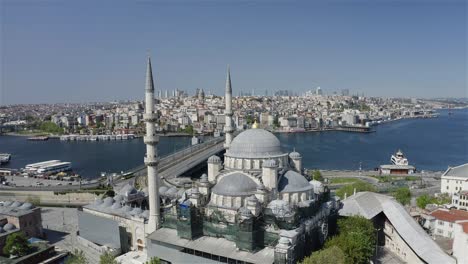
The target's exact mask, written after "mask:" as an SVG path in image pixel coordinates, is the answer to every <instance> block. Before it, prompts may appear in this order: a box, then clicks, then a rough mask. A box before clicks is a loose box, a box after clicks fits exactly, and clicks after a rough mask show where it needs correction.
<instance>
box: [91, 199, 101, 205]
mask: <svg viewBox="0 0 468 264" xmlns="http://www.w3.org/2000/svg"><path fill="white" fill-rule="evenodd" d="M102 203H103V201H102V199H96V200H94V202H93V204H94V205H101V204H102Z"/></svg>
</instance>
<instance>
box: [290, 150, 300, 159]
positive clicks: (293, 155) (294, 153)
mask: <svg viewBox="0 0 468 264" xmlns="http://www.w3.org/2000/svg"><path fill="white" fill-rule="evenodd" d="M289 157H290V158H291V159H300V158H302V156H301V154H300V153H299V152H296V151H293V152H291V153H289Z"/></svg>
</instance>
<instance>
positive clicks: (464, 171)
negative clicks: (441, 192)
mask: <svg viewBox="0 0 468 264" xmlns="http://www.w3.org/2000/svg"><path fill="white" fill-rule="evenodd" d="M443 176H450V177H463V178H468V163H465V164H463V165H460V166H456V167H449V168H448V169H447V170H446V171H445V172H444V174H442V177H443Z"/></svg>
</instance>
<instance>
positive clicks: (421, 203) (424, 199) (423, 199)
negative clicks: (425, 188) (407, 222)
mask: <svg viewBox="0 0 468 264" xmlns="http://www.w3.org/2000/svg"><path fill="white" fill-rule="evenodd" d="M431 200H432V199H431V197H430V196H429V195H428V194H426V193H425V194H423V195H421V196H419V197H418V198H416V204H417V205H418V207H419V208H421V209H424V208H426V205H428V204H430V203H431Z"/></svg>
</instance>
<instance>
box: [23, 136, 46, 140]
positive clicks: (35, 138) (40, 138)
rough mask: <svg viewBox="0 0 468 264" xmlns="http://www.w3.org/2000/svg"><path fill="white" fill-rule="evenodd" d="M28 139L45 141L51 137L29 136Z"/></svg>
mask: <svg viewBox="0 0 468 264" xmlns="http://www.w3.org/2000/svg"><path fill="white" fill-rule="evenodd" d="M28 140H33V141H44V140H49V137H47V136H41V137H29V138H28Z"/></svg>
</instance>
